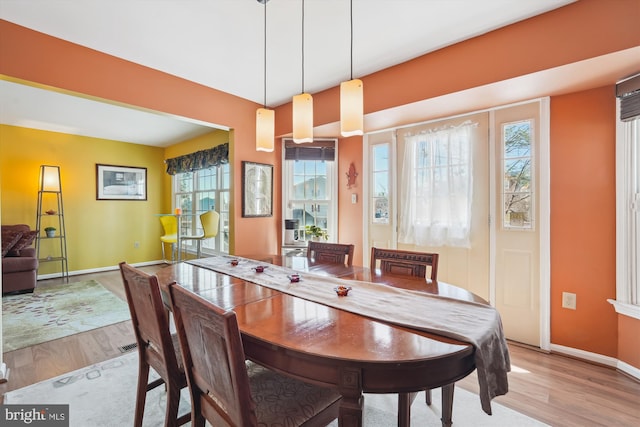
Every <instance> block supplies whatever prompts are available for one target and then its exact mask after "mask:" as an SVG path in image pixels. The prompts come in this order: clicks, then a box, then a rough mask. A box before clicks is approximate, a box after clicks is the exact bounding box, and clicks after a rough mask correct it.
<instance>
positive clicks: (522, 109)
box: [364, 101, 549, 348]
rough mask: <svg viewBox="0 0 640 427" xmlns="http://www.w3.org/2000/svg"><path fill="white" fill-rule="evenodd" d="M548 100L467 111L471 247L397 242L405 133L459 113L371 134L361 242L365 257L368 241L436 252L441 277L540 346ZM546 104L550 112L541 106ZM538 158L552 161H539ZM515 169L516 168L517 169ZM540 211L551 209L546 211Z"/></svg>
mask: <svg viewBox="0 0 640 427" xmlns="http://www.w3.org/2000/svg"><path fill="white" fill-rule="evenodd" d="M546 105H547V103H546V102H539V101H535V102H531V103H528V104H523V105H517V106H509V107H504V108H499V109H495V110H491V111H489V112H484V113H477V114H472V115H468V116H465V117H464V119H468V120H471V121H472V122H474V123H477V128H476V133H475V136H474V138H475V142H474V146H473V159H474V161H473V177H474V180H473V204H472V206H473V207H472V211H473V213H472V220H471V221H472V224H471V248H457V247H446V246H440V247H425V246H415V245H403V244H401V243H397V220H396V216H397V214H398V212H400V211H402V208H403V206H402V203H401V201H397V203H396V200H397V197H396V194H398V187H399V186H400V185H401V184H400V183H399V182H398V180H397V179H396V178H397V177H398V175H399V174H400V171H402V170H403V165H402V158H403V157H404V154H403V153H404V135H405V134H406V133H407V132H410V131H413V132H416V131H423V130H425V129H430V128H434V127H435V128H437V127H439V126H440V127H441V126H447V125H455V124H456V123H460V118H459V117H458V118H455V119H446V120H440V121H437V122H433V123H427V124H422V125H416V126H411V127H406V128H402V129H398V130H394V131H388V132H383V133H379V134H371V135H367V141H368V143H367V145H366V146H367V148H366V150H367V151H366V156H368V164H367V166H368V173H367V176H368V186H369V190H368V205H367V206H368V208H367V209H365V215H367V218H368V220H367V221H366V222H365V224H366V225H365V227H366V229H365V236H366V239H365V246H366V245H368V247H365V248H364V249H365V253H364V254H365V265H368V259H369V255H370V248H371V246H377V247H385V248H396V247H397V248H400V249H407V250H416V251H422V252H437V253H439V254H440V259H439V268H438V279H439V280H441V281H444V282H447V283H451V284H454V285H456V286H459V287H461V288H464V289H467V290H469V291H471V292H473V293H475V294H476V295H479V296H481V297H483V298H485V299H486V300H488V301H489V302H490V303H491V304H492V305H494V306H495V307H496V308H497V309H498V311H499V312H500V314H501V316H502V320H503V326H504V329H505V334H506V336H507V338H509V339H511V340H514V341H519V342H523V343H526V344H530V345H534V346H542V347H543V348H545V346H546V344H545V343H547V341H548V323H549V319H548V304H549V302H548V291H549V289H548V288H549V283H548V281H549V277H548V275H549V272H548V262H549V261H548V246H549V242H548V226H549V224H548V197H549V194H548V188H546V187H548V180H549V177H548V170H547V169H548V155H549V154H548V135H546V134H547V133H548V125H542V124H541V123H542V121H545V123H546V120H547V116H548V111H547V110H546V109H547V108H548V107H546ZM543 108H544V111H545V113H541V112H540V111H541V109H543ZM517 131H520V132H521V134H520V136H521V137H522V132H524V135H526V138H525V141H527V142H526V144H523V141H522V140H520V141H519V140H517V139H514V138H515V136H518V135H517V134H515V133H516V132H517ZM543 132H544V133H545V136H544V138H541V136H542V135H543ZM505 133H506V134H507V135H508V136H510V137H511V139H510V141H509V143H508V144H507V150H508V151H505V145H504V144H503V142H502V141H503V138H502V136H503V135H504V134H505ZM512 134H515V136H514V135H512ZM396 136H397V138H396ZM542 141H544V144H541V142H542ZM385 144H390V145H389V151H388V163H389V165H388V166H383V164H384V162H385V161H387V160H386V159H385V160H384V161H383V157H384V156H382V153H386V151H385V150H386V148H384V145H385ZM518 144H519V146H518ZM376 155H378V156H379V158H378V159H376V158H375V156H376ZM396 159H398V160H396ZM527 162H528V163H527ZM541 164H543V165H547V166H546V167H545V168H541V167H540V165H541ZM527 165H528V166H527ZM524 166H527V167H524ZM518 167H519V168H520V169H517V168H518ZM529 169H530V171H529ZM515 171H518V172H519V173H518V174H517V175H514V172H515ZM384 174H387V175H388V178H384ZM376 175H379V176H377V177H376ZM376 182H378V184H376ZM541 182H542V183H544V185H541ZM380 183H384V185H381V184H380ZM385 186H388V191H387V190H386V188H387V187H385ZM376 188H377V190H376ZM382 190H384V191H382ZM387 193H388V194H387ZM376 207H377V208H376ZM541 212H547V213H546V214H545V215H546V216H545V217H542V216H541ZM490 218H491V221H490ZM489 224H491V225H489ZM541 260H542V261H541ZM541 290H542V291H541ZM541 307H542V308H541ZM541 313H542V314H541ZM541 336H542V337H543V339H541Z"/></svg>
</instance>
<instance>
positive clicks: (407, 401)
mask: <svg viewBox="0 0 640 427" xmlns="http://www.w3.org/2000/svg"><path fill="white" fill-rule="evenodd" d="M378 265H379V267H378ZM378 268H379V269H380V273H381V274H383V275H384V274H385V273H386V274H396V275H401V276H412V277H424V278H425V279H431V280H438V254H437V253H428V252H414V251H404V250H399V249H382V248H375V247H372V248H371V265H370V269H371V272H372V273H374V272H375V271H376V270H377V269H378ZM428 270H430V272H429V274H427V271H428ZM450 386H453V385H450ZM444 395H445V392H444V390H443V396H444ZM415 397H416V393H400V394H399V395H398V411H399V412H398V413H399V414H400V411H401V408H402V407H406V408H407V411H408V407H409V406H411V403H412V402H413V400H414V399H415ZM425 402H426V403H427V405H431V390H425ZM443 402H444V400H443Z"/></svg>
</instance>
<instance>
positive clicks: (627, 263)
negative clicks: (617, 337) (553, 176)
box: [608, 99, 640, 319]
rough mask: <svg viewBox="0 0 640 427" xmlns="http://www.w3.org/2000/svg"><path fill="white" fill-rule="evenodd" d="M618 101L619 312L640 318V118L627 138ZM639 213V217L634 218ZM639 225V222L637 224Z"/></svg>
mask: <svg viewBox="0 0 640 427" xmlns="http://www.w3.org/2000/svg"><path fill="white" fill-rule="evenodd" d="M619 117H620V100H619V99H617V101H616V254H617V255H616V299H615V300H612V299H610V300H608V301H609V302H610V303H611V304H613V306H614V307H615V309H616V312H617V313H619V314H623V315H625V316H629V317H632V318H635V319H640V230H639V229H638V228H637V227H638V225H639V224H638V223H639V222H640V219H638V216H640V182H639V181H640V180H639V179H638V176H640V118H638V117H636V118H635V119H634V120H633V121H634V124H635V136H634V137H633V138H632V139H629V138H627V136H626V135H627V134H626V132H625V123H624V122H622V121H621V120H620V119H619ZM634 216H635V218H634ZM634 224H635V225H634Z"/></svg>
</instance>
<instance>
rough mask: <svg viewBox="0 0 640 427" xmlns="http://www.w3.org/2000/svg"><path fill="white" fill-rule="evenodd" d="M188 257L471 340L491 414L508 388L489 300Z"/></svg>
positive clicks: (505, 354)
mask: <svg viewBox="0 0 640 427" xmlns="http://www.w3.org/2000/svg"><path fill="white" fill-rule="evenodd" d="M231 259H237V260H239V264H238V265H237V266H232V265H231V263H230V260H231ZM187 262H188V263H190V264H193V265H197V266H199V267H203V268H206V269H209V270H213V271H217V272H219V273H224V274H227V275H230V276H233V277H237V278H239V279H243V280H247V281H250V282H253V283H257V284H259V285H262V286H266V287H269V288H271V289H276V290H278V291H281V292H284V293H287V294H290V295H293V296H296V297H299V298H303V299H306V300H309V301H313V302H317V303H320V304H323V305H327V306H330V307H334V308H338V309H341V310H345V311H349V312H352V313H356V314H360V315H364V316H369V317H372V318H375V319H379V320H382V321H386V322H388V323H393V324H397V325H401V326H406V327H409V328H413V329H418V330H422V331H426V332H431V333H434V334H437V335H442V336H446V337H449V338H454V339H457V340H460V341H464V342H467V343H470V344H473V345H474V346H475V349H476V351H475V363H476V369H477V372H478V383H479V386H480V401H481V404H482V409H483V410H484V411H485V412H486V413H487V414H491V399H493V398H494V397H495V396H500V395H503V394H506V393H507V391H508V381H507V372H509V370H510V359H509V350H508V348H507V343H506V340H505V337H504V333H503V330H502V321H501V319H500V314H499V313H498V312H497V311H496V310H495V309H494V308H493V307H491V306H489V305H485V304H480V303H475V302H471V301H461V300H456V299H453V298H447V297H443V296H438V295H432V294H427V293H424V292H420V291H412V290H407V289H401V288H394V287H391V286H387V285H384V284H380V283H370V282H361V281H355V280H344V279H339V278H335V277H327V276H320V275H314V274H312V273H308V272H298V271H295V270H292V269H290V268H286V267H281V266H276V265H272V264H266V263H264V262H262V263H261V262H259V261H255V260H250V259H247V258H241V257H234V256H227V255H225V256H214V257H211V258H202V259H197V260H190V261H187ZM259 265H265V266H267V268H265V269H264V272H262V273H258V272H256V271H255V269H254V268H255V267H256V266H259ZM291 274H300V276H301V281H300V282H298V283H291V282H290V280H289V277H288V276H289V275H291ZM339 285H343V286H351V287H352V288H353V289H352V290H351V291H350V292H349V295H348V296H347V297H338V296H337V295H336V293H335V291H334V290H333V289H334V288H335V287H336V286H339ZM391 301H392V304H390V302H391ZM397 307H402V310H397V309H395V308H397Z"/></svg>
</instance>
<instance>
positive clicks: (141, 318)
mask: <svg viewBox="0 0 640 427" xmlns="http://www.w3.org/2000/svg"><path fill="white" fill-rule="evenodd" d="M120 272H121V274H122V281H123V282H124V290H125V293H126V295H127V302H128V304H129V311H130V312H131V322H132V323H133V330H134V332H135V336H136V344H137V347H138V386H137V391H136V410H135V418H134V423H133V425H134V427H140V426H142V419H143V416H144V405H145V401H146V397H147V392H148V391H149V390H152V389H154V388H156V387H158V386H160V385H162V384H165V388H166V393H167V399H166V400H167V403H166V410H165V422H164V425H165V427H169V426H171V427H173V426H180V425H183V424H185V423H187V422H188V421H189V419H190V414H189V413H186V414H184V415H182V416H181V417H178V409H179V402H180V390H182V389H183V388H185V387H187V377H186V374H185V372H184V368H183V364H182V356H181V354H180V344H179V342H178V339H177V335H175V334H171V332H170V329H169V314H168V310H167V307H166V306H165V305H164V303H163V301H162V296H161V294H160V287H159V285H158V278H157V277H156V276H154V275H149V274H146V273H145V272H143V271H140V270H138V269H137V268H135V267H132V266H130V265H128V264H127V263H125V262H121V263H120ZM149 368H153V370H154V371H156V372H157V373H158V375H159V376H160V378H158V379H157V380H154V381H152V382H149Z"/></svg>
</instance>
